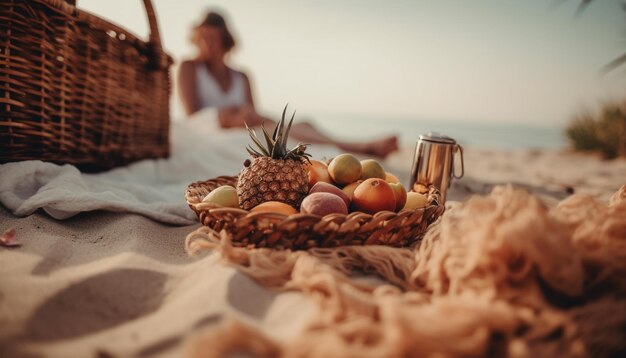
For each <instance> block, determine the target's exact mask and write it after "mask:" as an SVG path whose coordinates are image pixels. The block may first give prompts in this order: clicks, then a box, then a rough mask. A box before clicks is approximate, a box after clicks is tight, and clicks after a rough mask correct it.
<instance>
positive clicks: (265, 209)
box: [250, 201, 298, 216]
mask: <svg viewBox="0 0 626 358" xmlns="http://www.w3.org/2000/svg"><path fill="white" fill-rule="evenodd" d="M250 212H251V213H281V214H285V215H287V216H289V215H292V214H297V213H298V210H296V209H294V208H293V206H291V205H289V204H285V203H283V202H280V201H266V202H264V203H261V204H259V205H257V206H255V207H254V208H252V209H250Z"/></svg>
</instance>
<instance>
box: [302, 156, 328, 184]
mask: <svg viewBox="0 0 626 358" xmlns="http://www.w3.org/2000/svg"><path fill="white" fill-rule="evenodd" d="M306 169H307V174H308V176H309V188H311V187H313V185H315V183H317V182H324V183H329V184H332V183H333V180H332V179H331V177H330V174H328V165H326V163H324V162H322V161H319V160H315V159H311V163H310V164H309V163H307V164H306Z"/></svg>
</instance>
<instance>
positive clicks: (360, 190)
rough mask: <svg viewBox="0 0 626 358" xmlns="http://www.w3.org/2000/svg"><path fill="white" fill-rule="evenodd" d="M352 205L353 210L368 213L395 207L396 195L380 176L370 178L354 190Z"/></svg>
mask: <svg viewBox="0 0 626 358" xmlns="http://www.w3.org/2000/svg"><path fill="white" fill-rule="evenodd" d="M352 206H353V207H354V209H355V210H358V211H362V212H364V213H368V214H375V213H377V212H379V211H383V210H388V211H394V210H395V209H396V197H395V195H394V194H393V189H391V187H390V186H389V184H388V183H387V182H386V181H384V180H382V179H380V178H370V179H367V180H365V181H364V182H362V183H361V184H359V186H357V187H356V189H355V190H354V196H353V197H352Z"/></svg>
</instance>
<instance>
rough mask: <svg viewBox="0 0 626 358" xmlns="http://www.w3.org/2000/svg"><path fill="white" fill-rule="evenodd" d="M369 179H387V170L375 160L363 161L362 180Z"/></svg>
mask: <svg viewBox="0 0 626 358" xmlns="http://www.w3.org/2000/svg"><path fill="white" fill-rule="evenodd" d="M369 178H380V179H385V169H384V168H383V166H382V165H381V164H380V163H379V162H378V161H376V160H374V159H364V160H361V180H365V179H369Z"/></svg>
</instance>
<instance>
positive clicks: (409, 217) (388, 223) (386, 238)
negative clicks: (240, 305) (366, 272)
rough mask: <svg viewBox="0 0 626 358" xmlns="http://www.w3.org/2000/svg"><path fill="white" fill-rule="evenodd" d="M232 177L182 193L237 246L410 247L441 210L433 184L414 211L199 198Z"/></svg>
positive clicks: (204, 219) (234, 180) (202, 217)
mask: <svg viewBox="0 0 626 358" xmlns="http://www.w3.org/2000/svg"><path fill="white" fill-rule="evenodd" d="M236 184H237V177H236V176H220V177H217V178H214V179H209V180H207V181H200V182H195V183H192V184H190V185H189V186H188V187H187V190H186V191H185V199H186V200H187V203H188V204H189V207H191V209H192V210H193V211H194V212H195V213H196V214H197V215H198V218H199V219H200V222H201V223H202V224H203V225H206V226H208V227H210V228H211V229H213V230H215V231H216V232H219V231H221V230H225V231H226V232H228V233H229V234H231V235H232V239H231V240H232V243H233V245H236V246H252V247H273V248H282V249H292V250H301V249H309V248H313V247H336V246H342V245H387V246H394V247H404V246H410V245H411V244H413V243H414V242H416V241H417V240H418V239H420V238H421V236H422V235H423V234H424V233H425V232H426V230H427V229H428V226H429V225H430V224H432V223H433V222H435V221H436V220H437V219H438V218H439V217H440V216H441V215H442V214H443V211H444V206H443V204H442V203H441V195H440V193H439V191H438V190H437V189H436V188H434V187H431V188H430V189H429V192H428V194H427V195H428V202H429V205H428V206H426V207H424V208H421V209H416V210H408V211H401V212H399V213H394V212H391V211H383V212H379V213H376V214H375V215H369V214H365V213H362V212H353V213H350V214H348V215H345V214H330V215H326V216H324V217H321V216H318V215H310V214H294V215H289V216H287V215H284V214H281V213H267V212H259V213H251V212H250V211H247V210H243V209H236V208H225V207H217V206H215V205H214V204H210V203H203V202H202V199H204V197H205V196H206V195H207V194H208V193H210V192H211V191H212V190H214V189H215V188H217V187H219V186H222V185H231V186H236Z"/></svg>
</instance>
